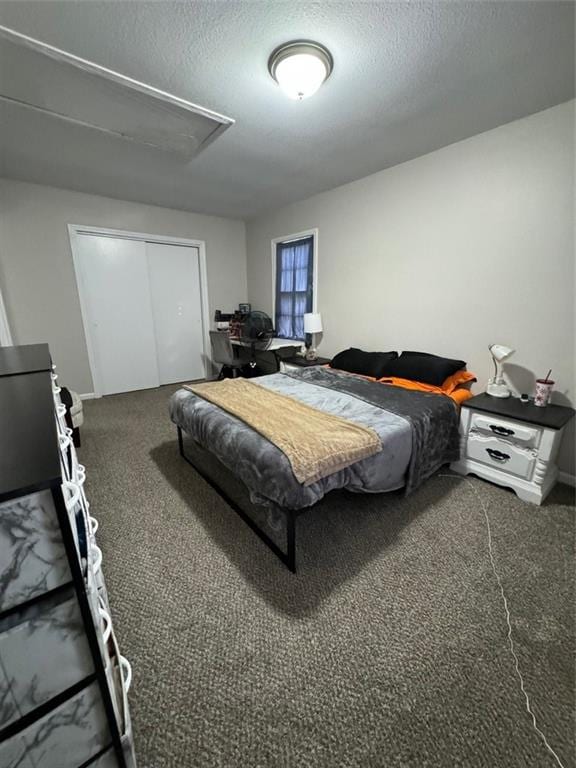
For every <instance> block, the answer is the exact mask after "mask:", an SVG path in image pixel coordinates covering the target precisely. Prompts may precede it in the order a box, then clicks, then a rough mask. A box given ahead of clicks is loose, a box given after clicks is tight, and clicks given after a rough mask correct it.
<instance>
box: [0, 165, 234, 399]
mask: <svg viewBox="0 0 576 768" xmlns="http://www.w3.org/2000/svg"><path fill="white" fill-rule="evenodd" d="M68 224H84V225H92V226H99V227H107V228H110V229H122V230H127V231H132V232H145V233H147V234H158V235H172V236H173V237H190V238H193V239H197V240H205V241H206V261H207V272H208V294H209V303H210V316H213V313H214V309H217V308H221V309H223V310H226V309H228V308H230V307H234V306H237V305H238V302H240V301H246V250H245V228H244V224H243V223H242V222H240V221H233V220H231V219H223V218H218V217H215V216H203V215H200V214H194V213H188V212H186V211H175V210H171V209H168V208H158V207H155V206H150V205H141V204H139V203H129V202H124V201H122V200H112V199H109V198H106V197H98V196H95V195H85V194H82V193H79V192H70V191H67V190H63V189H55V188H53V187H44V186H38V185H35V184H24V183H21V182H15V181H8V180H6V179H0V287H1V288H2V292H3V295H4V300H5V303H6V311H7V314H8V322H9V323H10V327H11V331H12V337H13V341H14V343H15V344H32V343H36V342H41V341H47V342H49V343H50V346H51V349H52V353H53V356H54V359H55V360H56V362H57V364H58V370H59V373H60V378H61V381H62V382H64V383H65V384H67V385H68V386H69V387H71V388H72V389H75V390H77V391H78V392H81V393H86V392H92V390H93V386H92V377H91V375H90V368H89V364H88V354H87V351H86V340H85V336H84V327H83V325H82V316H81V313H80V303H79V298H78V289H77V285H76V277H75V273H74V265H73V262H72V253H71V250H70V242H69V239H68V230H67V225H68Z"/></svg>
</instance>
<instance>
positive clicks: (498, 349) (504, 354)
mask: <svg viewBox="0 0 576 768" xmlns="http://www.w3.org/2000/svg"><path fill="white" fill-rule="evenodd" d="M488 349H489V350H490V354H491V355H492V357H493V358H494V360H497V361H498V362H499V363H501V362H502V361H503V360H507V359H508V358H509V357H510V355H513V354H514V350H513V349H511V348H510V347H505V346H504V345H503V344H491V345H490V346H489V347H488Z"/></svg>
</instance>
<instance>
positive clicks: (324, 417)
mask: <svg viewBox="0 0 576 768" xmlns="http://www.w3.org/2000/svg"><path fill="white" fill-rule="evenodd" d="M185 387H186V389H189V390H190V391H191V392H194V394H195V395H199V396H200V397H201V398H203V399H204V400H209V401H210V402H211V403H214V404H215V405H217V406H219V407H220V408H222V409H223V410H225V411H227V412H228V413H231V414H232V415H233V416H236V417H237V418H239V419H241V420H242V421H243V422H245V423H246V424H248V426H250V427H252V429H254V430H256V431H257V432H259V433H260V434H261V435H263V436H264V437H265V438H266V439H267V440H270V442H271V443H273V444H274V445H275V446H276V447H277V448H279V449H280V450H281V451H283V452H284V454H285V455H286V457H287V458H288V460H289V462H290V464H291V465H292V470H293V472H294V476H295V477H296V479H297V480H298V482H299V483H302V484H303V485H312V483H315V482H317V481H318V480H320V479H321V478H323V477H327V476H328V475H331V474H333V473H334V472H338V470H340V469H344V468H345V467H348V466H350V464H354V463H355V462H356V461H360V460H361V459H365V458H367V457H368V456H373V455H374V454H375V453H378V452H379V451H381V450H382V443H381V442H380V438H379V437H378V435H377V434H376V432H374V430H373V429H368V428H367V427H362V426H360V425H359V424H355V423H354V422H352V421H348V420H347V419H342V418H341V417H340V416H333V415H332V414H329V413H323V412H322V411H319V410H317V409H316V408H312V407H311V406H309V405H305V404H304V403H300V402H299V401H298V400H294V399H293V398H292V397H287V396H286V395H280V394H278V393H277V392H271V391H270V390H268V389H266V388H265V387H261V386H259V385H258V384H253V383H252V382H250V381H247V380H246V379H224V380H223V381H213V382H206V383H203V384H186V385H185Z"/></svg>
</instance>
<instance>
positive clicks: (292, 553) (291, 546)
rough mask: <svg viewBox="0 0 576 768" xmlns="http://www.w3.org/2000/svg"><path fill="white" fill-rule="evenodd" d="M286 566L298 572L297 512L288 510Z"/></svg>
mask: <svg viewBox="0 0 576 768" xmlns="http://www.w3.org/2000/svg"><path fill="white" fill-rule="evenodd" d="M285 562H286V566H287V567H288V569H289V570H291V571H292V573H296V514H295V513H294V512H293V510H291V509H289V510H287V511H286V560H285Z"/></svg>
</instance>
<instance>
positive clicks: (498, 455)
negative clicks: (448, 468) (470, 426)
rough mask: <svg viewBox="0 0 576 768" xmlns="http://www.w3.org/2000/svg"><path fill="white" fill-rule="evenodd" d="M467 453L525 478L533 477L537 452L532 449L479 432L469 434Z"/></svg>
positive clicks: (469, 456) (472, 457)
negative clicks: (484, 435)
mask: <svg viewBox="0 0 576 768" xmlns="http://www.w3.org/2000/svg"><path fill="white" fill-rule="evenodd" d="M466 453H467V456H468V458H470V459H474V460H475V461H479V462H481V463H482V464H486V465H488V466H489V467H494V468H496V469H500V470H502V471H503V472H506V473H508V474H511V475H516V476H517V477H522V478H525V479H528V478H530V477H531V475H532V471H533V469H534V462H535V461H536V455H535V452H534V451H532V450H530V449H526V448H519V447H517V446H515V445H511V444H510V443H507V442H506V441H504V440H498V438H495V437H483V436H482V435H479V434H470V435H468V440H467V443H466Z"/></svg>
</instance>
